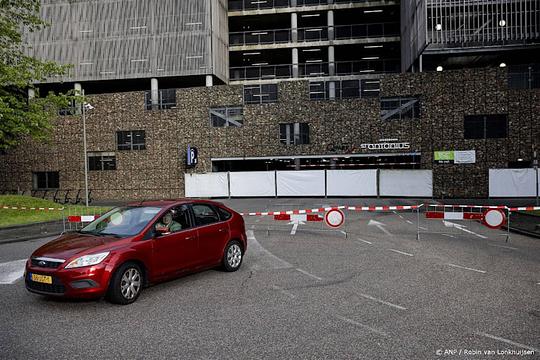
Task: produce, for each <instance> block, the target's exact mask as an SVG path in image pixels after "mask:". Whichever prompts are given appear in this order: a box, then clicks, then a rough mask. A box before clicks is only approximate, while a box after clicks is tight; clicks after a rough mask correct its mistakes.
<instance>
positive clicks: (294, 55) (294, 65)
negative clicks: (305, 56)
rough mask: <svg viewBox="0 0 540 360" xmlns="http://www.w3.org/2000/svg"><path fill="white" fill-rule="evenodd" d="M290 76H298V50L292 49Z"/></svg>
mask: <svg viewBox="0 0 540 360" xmlns="http://www.w3.org/2000/svg"><path fill="white" fill-rule="evenodd" d="M292 76H293V78H297V77H298V76H299V72H298V48H293V49H292Z"/></svg>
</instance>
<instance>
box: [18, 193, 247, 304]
mask: <svg viewBox="0 0 540 360" xmlns="http://www.w3.org/2000/svg"><path fill="white" fill-rule="evenodd" d="M246 248H247V238H246V230H245V226H244V219H243V218H242V216H241V215H240V214H238V213H237V212H235V211H234V210H231V209H229V208H227V207H226V206H224V205H223V204H220V203H217V202H214V201H205V200H187V199H186V200H164V201H145V202H140V203H131V204H128V205H126V206H123V207H118V208H115V209H113V210H111V211H109V212H108V213H106V214H104V215H103V216H101V217H100V218H98V219H97V220H95V221H94V222H92V223H90V224H89V225H88V226H86V227H84V228H83V229H82V230H80V231H78V232H76V233H68V234H64V235H62V236H60V237H59V238H58V239H55V240H53V241H51V242H49V243H47V244H45V245H43V246H42V247H40V248H39V249H37V250H36V251H34V253H33V254H32V256H31V257H30V259H28V261H27V263H26V272H25V277H24V278H25V284H26V288H27V289H28V290H29V291H31V292H34V293H38V294H43V295H56V296H65V297H78V298H99V297H102V296H106V297H107V298H108V299H109V300H110V301H112V302H114V303H118V304H129V303H132V302H134V301H135V300H136V299H137V297H138V296H139V295H140V293H141V291H142V289H143V288H144V287H145V286H147V285H149V284H152V283H156V282H159V281H163V280H167V279H171V278H174V277H177V276H180V275H182V274H185V273H190V272H195V271H199V270H204V269H209V268H213V267H216V266H218V265H222V267H223V269H224V270H226V271H236V270H238V268H239V267H240V265H241V264H242V259H243V256H244V254H245V252H246Z"/></svg>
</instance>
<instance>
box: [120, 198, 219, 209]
mask: <svg viewBox="0 0 540 360" xmlns="http://www.w3.org/2000/svg"><path fill="white" fill-rule="evenodd" d="M187 203H206V204H213V205H222V204H221V203H218V202H216V201H211V200H203V199H186V198H179V199H163V200H143V201H133V202H130V203H128V204H127V205H128V206H156V207H169V206H173V205H182V204H187Z"/></svg>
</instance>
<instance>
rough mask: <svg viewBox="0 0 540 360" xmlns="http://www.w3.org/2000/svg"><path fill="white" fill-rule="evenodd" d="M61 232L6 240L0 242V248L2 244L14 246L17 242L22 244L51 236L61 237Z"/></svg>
mask: <svg viewBox="0 0 540 360" xmlns="http://www.w3.org/2000/svg"><path fill="white" fill-rule="evenodd" d="M61 234H62V232H55V233H46V234H39V235H32V236H25V237H22V238H16V239H7V240H0V246H1V245H4V244H14V243H18V242H24V241H30V240H36V239H39V238H46V237H51V236H58V235H61Z"/></svg>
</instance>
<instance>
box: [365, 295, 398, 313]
mask: <svg viewBox="0 0 540 360" xmlns="http://www.w3.org/2000/svg"><path fill="white" fill-rule="evenodd" d="M358 295H360V296H361V297H363V298H366V299H369V300H372V301H376V302H378V303H380V304H383V305H388V306H390V307H393V308H396V309H399V310H407V308H406V307H403V306H399V305H396V304H392V303H391V302H388V301H384V300H381V299H377V298H374V297H373V296H370V295H367V294H361V293H358Z"/></svg>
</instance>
